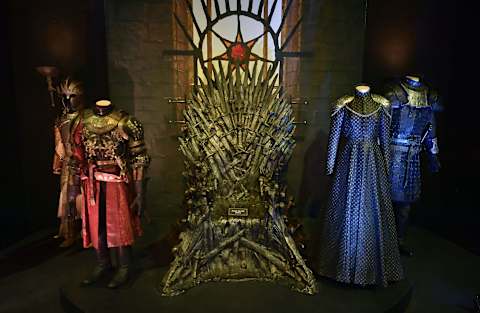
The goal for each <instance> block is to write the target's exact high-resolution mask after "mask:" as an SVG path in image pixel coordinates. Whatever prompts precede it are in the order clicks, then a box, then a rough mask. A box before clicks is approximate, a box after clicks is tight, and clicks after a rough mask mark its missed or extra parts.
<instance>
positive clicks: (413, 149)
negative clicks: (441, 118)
mask: <svg viewBox="0 0 480 313" xmlns="http://www.w3.org/2000/svg"><path fill="white" fill-rule="evenodd" d="M385 96H386V97H387V99H388V100H389V101H390V103H391V115H392V123H391V132H390V133H391V159H390V169H391V182H392V200H393V202H394V209H395V217H396V223H397V232H398V237H399V243H400V251H401V252H402V253H404V254H407V255H412V253H411V252H410V251H408V249H407V248H406V247H405V246H404V243H403V241H404V238H405V235H406V228H407V222H408V216H409V213H410V205H411V203H413V202H415V201H417V200H418V199H419V197H420V192H421V168H420V156H421V155H420V154H421V152H422V150H425V151H426V153H427V157H428V160H429V168H430V171H432V172H437V171H438V170H439V169H440V164H439V162H438V145H437V137H436V134H435V116H434V111H435V110H436V108H438V107H439V103H438V96H437V94H436V93H434V92H432V91H431V90H430V89H429V88H428V87H427V86H425V84H424V83H423V82H421V81H420V80H419V79H417V78H416V77H413V76H406V77H404V78H403V79H401V80H399V81H396V82H394V83H392V84H389V85H388V86H387V89H386V93H385Z"/></svg>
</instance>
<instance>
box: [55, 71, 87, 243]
mask: <svg viewBox="0 0 480 313" xmlns="http://www.w3.org/2000/svg"><path fill="white" fill-rule="evenodd" d="M57 93H58V94H59V95H61V96H62V104H63V108H64V109H63V112H62V114H61V115H60V116H59V117H58V118H57V120H56V121H55V126H54V136H55V153H54V156H53V173H54V174H57V175H60V197H59V200H58V211H57V216H58V218H59V219H60V229H59V231H58V236H59V237H62V238H64V241H63V242H62V244H61V245H60V246H61V247H68V246H71V245H72V244H73V243H74V241H75V238H76V237H77V235H79V223H78V220H79V219H80V215H81V212H80V211H81V210H80V208H81V204H80V202H81V197H80V196H78V198H76V199H71V200H72V201H75V203H76V205H75V206H73V207H72V210H70V207H69V202H70V201H69V196H68V185H69V181H70V180H72V179H73V177H72V175H70V170H69V164H70V158H71V156H72V146H71V129H72V125H73V122H74V121H75V120H76V119H77V118H78V116H79V114H80V112H79V110H80V109H81V107H82V102H81V100H80V97H81V95H82V94H83V90H82V87H81V83H80V82H78V81H75V80H70V79H68V78H67V79H66V80H64V81H63V82H62V83H61V84H60V86H59V88H58V90H57Z"/></svg>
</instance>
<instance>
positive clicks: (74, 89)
mask: <svg viewBox="0 0 480 313" xmlns="http://www.w3.org/2000/svg"><path fill="white" fill-rule="evenodd" d="M58 93H59V94H61V95H62V96H67V97H70V96H72V95H75V96H79V95H81V94H83V84H82V83H81V82H80V81H78V80H73V79H71V78H70V77H67V79H65V80H64V81H63V82H61V83H60V86H59V88H58Z"/></svg>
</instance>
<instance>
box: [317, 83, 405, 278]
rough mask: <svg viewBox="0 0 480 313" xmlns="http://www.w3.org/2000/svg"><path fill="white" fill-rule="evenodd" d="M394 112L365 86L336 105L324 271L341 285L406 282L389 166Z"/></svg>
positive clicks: (322, 244)
mask: <svg viewBox="0 0 480 313" xmlns="http://www.w3.org/2000/svg"><path fill="white" fill-rule="evenodd" d="M389 110H390V109H389V102H388V100H387V99H385V98H383V97H381V96H378V95H376V94H371V93H370V87H369V86H367V85H363V84H362V85H359V86H356V87H355V89H354V95H353V96H344V97H342V98H340V99H338V100H337V101H336V103H335V106H334V112H333V114H332V117H331V119H332V122H331V125H330V134H329V140H328V155H327V175H332V174H333V184H332V190H331V193H330V201H329V205H328V207H327V209H326V210H325V213H324V214H325V215H324V216H323V217H322V219H321V224H322V230H323V234H322V236H321V239H320V249H319V251H320V255H319V260H320V264H319V267H318V272H319V274H321V275H324V276H327V277H330V278H332V279H335V280H337V281H339V282H343V283H352V284H358V285H383V286H385V285H387V284H388V282H392V281H398V280H401V279H402V278H403V269H402V265H401V263H400V254H399V251H398V246H397V237H396V233H395V218H394V213H393V208H392V201H391V194H390V189H389V183H388V179H389V175H388V168H387V167H386V166H385V164H388V160H389V155H390V145H389V144H390V140H389V132H390V115H389ZM341 138H343V142H344V145H340V144H339V142H340V139H341ZM337 153H338V157H337Z"/></svg>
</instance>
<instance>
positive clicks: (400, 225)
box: [394, 202, 413, 257]
mask: <svg viewBox="0 0 480 313" xmlns="http://www.w3.org/2000/svg"><path fill="white" fill-rule="evenodd" d="M394 207H395V220H396V224H397V236H398V247H399V250H400V253H401V254H402V255H405V256H410V257H411V256H413V252H412V250H410V249H409V248H408V247H407V246H406V245H405V238H406V235H407V228H408V217H409V215H410V209H411V206H410V204H409V203H405V202H395V203H394Z"/></svg>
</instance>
